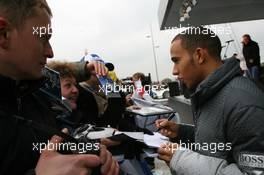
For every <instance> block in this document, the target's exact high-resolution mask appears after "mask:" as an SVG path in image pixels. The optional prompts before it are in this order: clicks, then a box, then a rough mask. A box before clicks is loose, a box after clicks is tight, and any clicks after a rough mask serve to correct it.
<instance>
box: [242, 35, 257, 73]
mask: <svg viewBox="0 0 264 175" xmlns="http://www.w3.org/2000/svg"><path fill="white" fill-rule="evenodd" d="M243 55H244V57H245V60H246V64H247V67H248V68H251V67H253V66H260V56H259V46H258V43H256V42H255V41H252V40H251V41H250V42H249V43H248V44H247V45H245V44H244V45H243ZM250 59H252V60H253V62H252V63H251V62H250V61H249V60H250Z"/></svg>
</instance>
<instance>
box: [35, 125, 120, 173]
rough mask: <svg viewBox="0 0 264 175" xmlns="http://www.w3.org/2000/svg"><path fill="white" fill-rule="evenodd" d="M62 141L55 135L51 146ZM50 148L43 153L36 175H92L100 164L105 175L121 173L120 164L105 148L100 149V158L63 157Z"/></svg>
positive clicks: (93, 156)
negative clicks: (93, 170)
mask: <svg viewBox="0 0 264 175" xmlns="http://www.w3.org/2000/svg"><path fill="white" fill-rule="evenodd" d="M63 132H67V131H65V130H63ZM62 140H63V139H62V138H61V137H59V136H56V135H55V136H53V137H52V138H51V140H50V144H54V145H59V143H61V142H62ZM50 148H52V149H50ZM50 148H49V147H48V146H47V148H46V149H45V150H44V151H43V152H42V154H41V156H40V158H39V160H38V163H37V166H36V168H35V171H36V175H72V174H74V175H79V174H87V175H90V174H91V173H92V168H95V167H98V166H99V165H100V164H101V165H102V167H101V173H102V174H103V175H117V174H118V172H119V166H118V163H117V162H116V160H114V159H113V157H112V155H111V153H109V152H108V151H107V150H106V148H105V147H104V146H102V147H100V157H99V156H97V155H92V154H72V155H62V154H60V153H58V152H57V150H56V147H54V146H51V147H50Z"/></svg>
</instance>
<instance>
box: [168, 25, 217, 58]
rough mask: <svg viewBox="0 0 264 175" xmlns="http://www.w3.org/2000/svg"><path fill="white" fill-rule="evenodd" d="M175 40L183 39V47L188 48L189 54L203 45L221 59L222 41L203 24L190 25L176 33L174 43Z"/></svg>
mask: <svg viewBox="0 0 264 175" xmlns="http://www.w3.org/2000/svg"><path fill="white" fill-rule="evenodd" d="M175 40H181V44H182V47H183V48H184V49H186V50H187V51H188V52H189V54H192V53H193V52H194V51H195V49H196V48H197V47H201V48H204V49H206V50H207V51H208V53H209V54H210V55H211V56H213V57H215V58H217V59H220V60H221V50H222V46H221V41H220V39H219V37H218V36H217V35H216V34H215V33H214V32H213V31H212V30H210V29H209V28H205V27H202V26H200V27H190V28H188V29H186V30H185V31H182V32H181V33H180V34H178V35H176V36H175V38H174V39H173V40H172V43H173V42H174V41H175Z"/></svg>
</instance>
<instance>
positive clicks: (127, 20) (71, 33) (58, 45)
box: [47, 0, 264, 80]
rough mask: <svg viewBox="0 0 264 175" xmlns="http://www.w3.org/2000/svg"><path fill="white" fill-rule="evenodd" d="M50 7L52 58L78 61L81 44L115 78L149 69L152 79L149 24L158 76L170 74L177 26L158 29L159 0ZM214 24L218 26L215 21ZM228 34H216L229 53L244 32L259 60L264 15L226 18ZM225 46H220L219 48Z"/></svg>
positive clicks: (71, 0) (70, 0) (97, 0)
mask: <svg viewBox="0 0 264 175" xmlns="http://www.w3.org/2000/svg"><path fill="white" fill-rule="evenodd" d="M47 1H48V3H49V5H50V7H51V9H52V12H53V19H52V26H53V36H52V39H51V44H52V46H53V50H54V58H55V59H60V60H69V61H77V60H80V59H81V58H82V57H83V56H84V51H85V49H87V50H88V52H89V53H96V54H98V55H99V56H101V57H102V58H103V59H104V60H105V61H106V62H112V63H114V65H115V68H116V72H117V74H118V76H119V77H120V78H124V77H127V76H131V75H132V74H133V73H135V72H143V73H145V74H147V73H151V75H152V79H153V80H156V75H155V67H154V56H153V51H152V42H151V38H148V37H147V36H148V35H150V25H151V27H152V30H153V38H154V43H155V46H159V47H158V48H155V50H156V55H157V65H158V74H159V79H160V80H162V79H163V78H165V77H170V78H172V77H173V76H172V66H173V65H172V62H171V61H170V55H169V48H170V41H171V40H172V38H173V37H174V36H175V35H176V34H177V33H178V32H179V31H178V30H166V31H160V30H159V24H158V6H159V1H160V0H63V1H59V0H47ZM217 26H219V25H217ZM220 26H223V27H231V28H232V30H233V32H232V34H231V35H220V39H221V42H222V44H223V45H225V41H227V40H230V39H235V41H236V42H232V43H231V44H230V48H229V49H228V53H227V55H228V56H232V54H233V53H234V52H238V53H239V52H240V51H241V45H240V43H239V42H240V41H241V36H242V35H243V34H245V33H248V34H250V35H251V36H252V39H253V40H255V41H256V42H258V43H259V46H260V49H261V56H262V61H264V59H263V58H264V51H263V50H264V37H263V32H262V31H263V28H264V20H258V21H247V22H239V23H229V24H224V25H220ZM224 51H225V48H223V52H224Z"/></svg>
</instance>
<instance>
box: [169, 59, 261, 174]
mask: <svg viewBox="0 0 264 175" xmlns="http://www.w3.org/2000/svg"><path fill="white" fill-rule="evenodd" d="M191 101H192V109H193V119H194V126H187V125H181V127H180V130H179V136H178V138H177V142H180V143H181V148H182V147H185V149H180V150H177V151H176V152H175V153H174V155H173V157H172V160H171V162H170V168H171V172H172V174H177V175H214V174H228V175H239V174H264V93H263V92H262V91H261V90H260V89H259V88H258V87H257V86H256V85H255V83H254V82H252V81H251V80H249V79H247V78H245V77H242V76H241V74H240V67H239V64H238V62H237V61H236V60H235V59H230V60H226V61H225V63H224V64H223V65H221V66H220V67H219V68H218V69H217V70H215V71H214V72H213V73H212V74H210V75H209V76H208V77H207V78H206V79H205V80H203V81H202V82H201V83H200V84H199V85H198V87H197V88H196V90H195V92H194V93H193V94H192V95H191Z"/></svg>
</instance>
